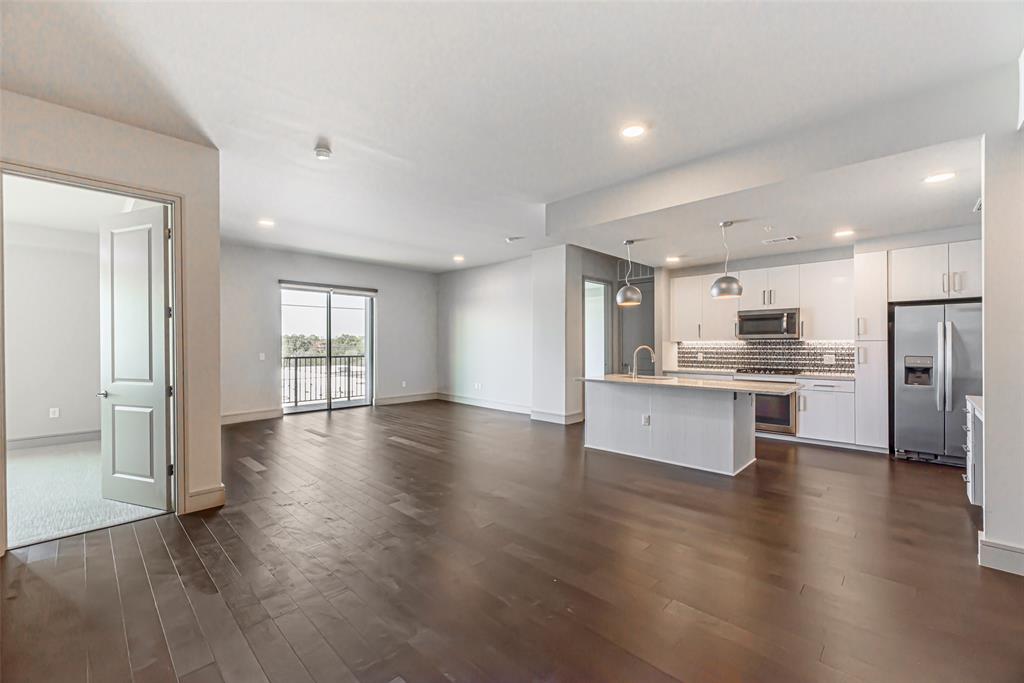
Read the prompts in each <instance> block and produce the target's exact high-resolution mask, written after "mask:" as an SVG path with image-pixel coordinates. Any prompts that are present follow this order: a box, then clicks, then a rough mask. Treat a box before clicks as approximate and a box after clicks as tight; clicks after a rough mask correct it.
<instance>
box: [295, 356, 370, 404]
mask: <svg viewBox="0 0 1024 683" xmlns="http://www.w3.org/2000/svg"><path fill="white" fill-rule="evenodd" d="M327 361H328V359H327V357H326V356H284V357H282V358H281V405H283V406H286V407H287V406H293V407H297V406H301V405H304V404H310V403H326V402H327V398H328V396H330V398H331V400H332V401H338V402H342V401H346V402H347V401H363V400H366V398H367V396H366V356H365V355H359V356H331V358H330V368H328V365H327Z"/></svg>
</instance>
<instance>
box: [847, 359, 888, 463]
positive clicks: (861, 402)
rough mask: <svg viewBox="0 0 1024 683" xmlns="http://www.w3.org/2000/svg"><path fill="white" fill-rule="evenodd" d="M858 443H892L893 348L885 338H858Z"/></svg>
mask: <svg viewBox="0 0 1024 683" xmlns="http://www.w3.org/2000/svg"><path fill="white" fill-rule="evenodd" d="M856 354H857V355H856V356H855V362H856V366H855V368H856V378H857V386H856V390H855V395H856V397H857V411H856V413H857V419H856V422H857V434H856V438H857V441H856V443H857V444H858V445H860V446H872V447H874V448H888V447H889V349H888V345H887V342H884V341H861V342H857V348H856Z"/></svg>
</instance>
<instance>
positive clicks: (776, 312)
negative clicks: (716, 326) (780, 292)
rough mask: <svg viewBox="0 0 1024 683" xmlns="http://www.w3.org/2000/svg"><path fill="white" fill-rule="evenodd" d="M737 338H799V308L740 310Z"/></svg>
mask: <svg viewBox="0 0 1024 683" xmlns="http://www.w3.org/2000/svg"><path fill="white" fill-rule="evenodd" d="M736 338H737V339H799V338H800V309H799V308H773V309H766V310H760V311H740V312H739V319H738V321H737V323H736Z"/></svg>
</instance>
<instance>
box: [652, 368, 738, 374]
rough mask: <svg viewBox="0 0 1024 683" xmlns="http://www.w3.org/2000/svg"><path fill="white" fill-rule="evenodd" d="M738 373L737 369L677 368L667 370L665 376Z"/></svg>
mask: <svg viewBox="0 0 1024 683" xmlns="http://www.w3.org/2000/svg"><path fill="white" fill-rule="evenodd" d="M734 372H736V369H735V368H676V369H675V370H666V371H665V374H670V373H671V374H675V373H686V374H690V375H731V374H733V373H734Z"/></svg>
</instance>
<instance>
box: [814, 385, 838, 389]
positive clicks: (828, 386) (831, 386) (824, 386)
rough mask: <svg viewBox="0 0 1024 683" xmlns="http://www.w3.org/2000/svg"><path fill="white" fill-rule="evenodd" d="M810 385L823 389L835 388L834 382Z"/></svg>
mask: <svg viewBox="0 0 1024 683" xmlns="http://www.w3.org/2000/svg"><path fill="white" fill-rule="evenodd" d="M812 386H815V387H821V388H823V389H835V388H836V385H835V384H814V385H812Z"/></svg>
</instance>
